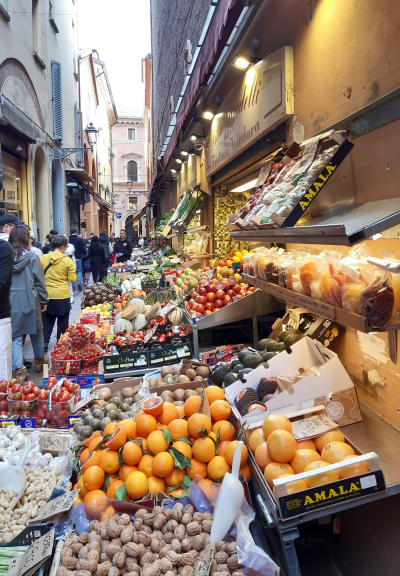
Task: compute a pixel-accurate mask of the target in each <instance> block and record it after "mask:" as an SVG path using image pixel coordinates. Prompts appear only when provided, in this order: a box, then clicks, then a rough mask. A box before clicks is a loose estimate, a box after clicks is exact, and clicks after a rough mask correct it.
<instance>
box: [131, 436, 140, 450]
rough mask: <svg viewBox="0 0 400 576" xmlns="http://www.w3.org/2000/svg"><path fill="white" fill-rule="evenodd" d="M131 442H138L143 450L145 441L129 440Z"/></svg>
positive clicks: (138, 439)
mask: <svg viewBox="0 0 400 576" xmlns="http://www.w3.org/2000/svg"><path fill="white" fill-rule="evenodd" d="M129 442H137V444H140V446H141V448H142V449H143V440H141V439H140V438H135V439H134V440H129Z"/></svg>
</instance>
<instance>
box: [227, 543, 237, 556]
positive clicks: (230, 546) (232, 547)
mask: <svg viewBox="0 0 400 576" xmlns="http://www.w3.org/2000/svg"><path fill="white" fill-rule="evenodd" d="M226 552H227V554H228V555H229V556H232V554H236V542H229V544H227V545H226Z"/></svg>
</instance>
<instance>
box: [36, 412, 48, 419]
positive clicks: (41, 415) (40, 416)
mask: <svg viewBox="0 0 400 576" xmlns="http://www.w3.org/2000/svg"><path fill="white" fill-rule="evenodd" d="M46 414H47V411H46V410H38V411H37V417H38V418H41V419H43V418H46Z"/></svg>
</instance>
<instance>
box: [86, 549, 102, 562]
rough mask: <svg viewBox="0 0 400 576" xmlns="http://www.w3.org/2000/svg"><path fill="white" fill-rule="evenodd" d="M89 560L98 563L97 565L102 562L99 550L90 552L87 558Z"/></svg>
mask: <svg viewBox="0 0 400 576" xmlns="http://www.w3.org/2000/svg"><path fill="white" fill-rule="evenodd" d="M86 559H87V560H92V561H93V562H96V564H98V563H99V560H100V553H99V551H98V550H89V552H88V555H87V557H86Z"/></svg>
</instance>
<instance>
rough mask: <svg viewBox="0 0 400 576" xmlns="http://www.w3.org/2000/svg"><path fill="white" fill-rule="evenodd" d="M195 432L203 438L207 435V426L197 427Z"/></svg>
mask: <svg viewBox="0 0 400 576" xmlns="http://www.w3.org/2000/svg"><path fill="white" fill-rule="evenodd" d="M196 433H197V434H201V435H202V436H203V438H205V437H206V436H207V435H208V430H207V428H199V429H198V430H196Z"/></svg>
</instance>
